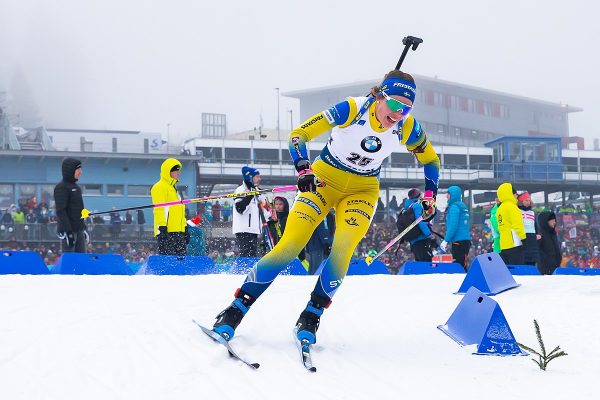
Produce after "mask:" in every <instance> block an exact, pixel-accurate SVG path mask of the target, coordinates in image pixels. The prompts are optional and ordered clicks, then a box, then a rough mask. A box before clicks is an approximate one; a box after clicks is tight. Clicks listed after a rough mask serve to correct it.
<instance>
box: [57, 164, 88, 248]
mask: <svg viewBox="0 0 600 400" xmlns="http://www.w3.org/2000/svg"><path fill="white" fill-rule="evenodd" d="M81 173H82V169H81V161H79V160H76V159H74V158H65V159H64V160H63V162H62V176H63V179H62V181H60V183H58V185H56V186H55V187H54V202H55V204H56V219H57V222H58V226H57V233H58V237H59V238H60V239H61V246H62V251H63V252H76V253H85V246H86V244H87V242H89V235H88V233H87V230H86V226H85V222H83V219H82V218H81V211H82V210H83V196H82V194H81V188H80V187H79V185H78V184H77V183H76V182H77V180H78V179H79V178H80V177H81Z"/></svg>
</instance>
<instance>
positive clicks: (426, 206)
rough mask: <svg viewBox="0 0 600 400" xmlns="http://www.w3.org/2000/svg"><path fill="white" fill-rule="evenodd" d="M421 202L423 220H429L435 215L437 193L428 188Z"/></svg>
mask: <svg viewBox="0 0 600 400" xmlns="http://www.w3.org/2000/svg"><path fill="white" fill-rule="evenodd" d="M420 202H421V207H423V221H429V220H430V219H431V218H433V216H434V215H435V194H433V192H432V191H431V190H426V191H425V193H424V194H423V198H422V199H421V200H420Z"/></svg>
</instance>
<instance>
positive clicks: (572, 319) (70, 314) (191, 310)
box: [0, 275, 600, 400]
mask: <svg viewBox="0 0 600 400" xmlns="http://www.w3.org/2000/svg"><path fill="white" fill-rule="evenodd" d="M463 278H464V275H422V276H351V277H348V278H346V280H345V281H344V284H343V285H342V287H341V289H340V290H339V292H338V293H337V295H336V297H335V298H334V302H333V304H332V306H331V307H330V308H329V310H327V311H326V312H325V314H324V317H323V319H322V324H321V328H320V330H319V332H318V343H317V345H316V347H315V349H314V354H313V361H314V363H315V365H316V366H317V368H318V372H317V373H314V374H312V373H310V372H307V371H306V370H304V369H303V367H302V365H301V363H300V361H299V356H298V352H297V350H296V347H295V345H294V342H293V340H292V333H291V329H292V327H293V325H294V323H295V321H296V319H297V317H298V314H299V313H300V311H301V310H302V308H303V307H304V305H305V304H306V301H307V300H308V295H309V293H310V291H311V290H312V287H313V285H314V282H315V278H314V277H298V276H282V277H279V279H277V280H276V281H275V283H274V284H273V285H272V287H271V288H270V289H269V290H268V291H267V292H266V294H265V295H264V296H263V297H261V298H260V300H259V301H258V302H257V303H256V304H255V305H254V307H253V309H252V310H251V311H250V312H249V314H248V315H247V317H246V319H245V320H244V322H243V323H242V324H241V325H240V327H239V328H238V330H237V335H236V337H235V339H234V340H233V341H232V344H233V345H234V346H235V347H236V348H237V350H238V351H239V352H240V353H241V354H242V355H244V356H246V357H247V358H248V359H249V360H250V361H253V362H260V363H261V367H260V369H258V370H256V371H253V370H251V369H250V368H248V367H246V366H244V365H243V364H241V363H239V362H236V361H234V360H232V359H230V358H229V357H228V356H227V354H226V351H225V349H224V348H223V347H222V346H219V345H216V344H214V343H213V342H211V341H210V340H209V339H208V338H207V337H206V336H204V335H203V334H202V332H201V331H200V330H199V329H198V328H197V327H196V326H195V325H194V324H193V323H192V322H191V319H192V318H194V319H196V320H198V321H200V322H202V323H204V324H207V325H209V326H211V325H212V322H213V318H214V316H215V315H216V314H217V313H218V312H219V311H220V310H221V309H222V308H224V307H225V306H226V305H228V304H229V303H230V302H231V300H232V294H233V292H234V290H235V289H236V288H237V287H239V285H240V284H241V282H242V281H243V277H242V276H230V275H210V276H183V277H181V276H179V277H174V276H173V277H169V276H16V275H9V276H0V398H1V399H6V400H17V399H27V400H34V399H44V400H53V399H56V400H68V399H86V400H91V399H103V400H106V399H127V400H134V399H140V400H141V399H144V400H149V399H177V400H184V399H194V400H199V399H210V398H214V399H236V400H239V399H249V400H253V399H282V398H291V399H296V398H297V399H310V400H316V399H374V398H375V399H436V400H437V399H534V398H543V399H571V398H577V399H592V398H598V393H600V384H599V383H598V377H599V376H600V361H599V360H600V335H599V334H598V332H600V318H599V317H598V315H599V314H600V277H579V276H543V277H540V276H531V277H530V276H517V277H516V280H517V282H518V283H521V284H522V286H521V287H519V288H517V289H513V290H510V291H508V292H505V293H501V294H500V295H497V296H494V299H495V300H496V301H498V302H499V304H500V306H501V308H502V310H503V311H504V314H505V315H506V318H507V320H508V322H509V324H510V327H511V329H512V331H513V333H514V335H515V336H516V338H517V340H518V341H519V342H522V343H525V344H527V345H529V346H531V347H534V348H538V346H537V341H536V338H535V333H534V329H533V319H534V318H536V319H537V320H538V321H539V323H540V326H541V331H542V336H543V338H544V340H545V343H546V345H547V347H550V348H554V347H555V346H557V345H560V346H561V348H563V349H564V350H565V351H566V352H567V353H569V355H568V356H567V357H562V358H559V359H556V360H554V361H552V362H551V363H550V364H549V366H548V370H547V371H546V372H544V371H541V370H540V369H539V368H538V367H537V365H535V364H534V363H533V362H532V361H531V360H530V358H531V357H529V356H527V357H519V356H517V357H493V356H477V355H472V354H471V350H472V349H471V348H461V347H460V346H458V345H457V344H456V343H455V342H454V341H452V340H451V339H450V338H448V337H447V336H446V335H444V334H443V333H442V332H441V331H439V330H438V329H436V326H437V325H439V324H444V323H445V322H446V321H447V319H448V317H449V316H450V314H451V313H452V311H453V310H454V308H455V307H456V305H457V304H458V303H459V301H460V300H461V298H462V296H458V295H454V294H452V293H453V292H454V291H456V290H457V289H458V287H459V286H460V284H461V282H462V279H463Z"/></svg>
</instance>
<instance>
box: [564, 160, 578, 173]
mask: <svg viewBox="0 0 600 400" xmlns="http://www.w3.org/2000/svg"><path fill="white" fill-rule="evenodd" d="M562 164H563V165H564V169H565V171H567V172H577V158H576V157H563V158H562Z"/></svg>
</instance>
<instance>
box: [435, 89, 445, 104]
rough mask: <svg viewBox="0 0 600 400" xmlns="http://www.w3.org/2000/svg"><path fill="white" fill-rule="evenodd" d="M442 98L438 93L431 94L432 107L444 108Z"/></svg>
mask: <svg viewBox="0 0 600 400" xmlns="http://www.w3.org/2000/svg"><path fill="white" fill-rule="evenodd" d="M443 99H444V96H443V95H442V94H441V93H440V92H433V105H435V106H436V107H442V106H444V100H443Z"/></svg>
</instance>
